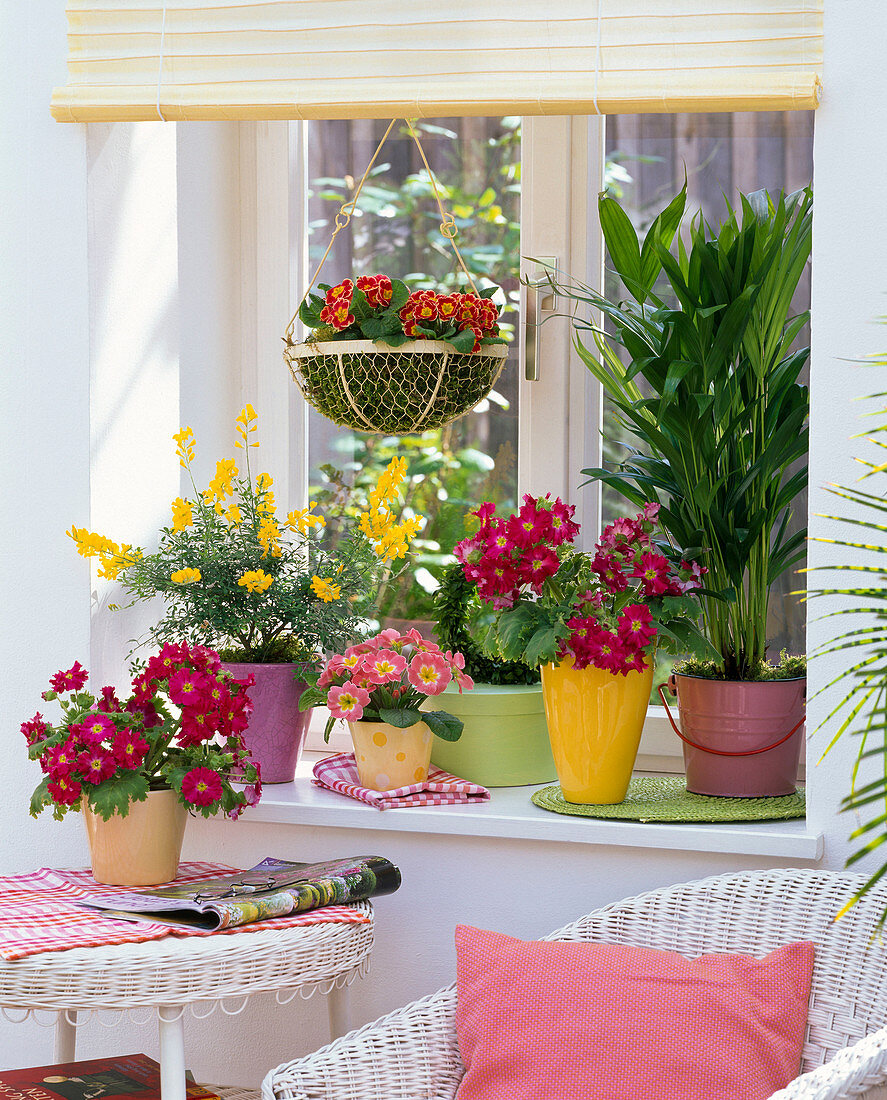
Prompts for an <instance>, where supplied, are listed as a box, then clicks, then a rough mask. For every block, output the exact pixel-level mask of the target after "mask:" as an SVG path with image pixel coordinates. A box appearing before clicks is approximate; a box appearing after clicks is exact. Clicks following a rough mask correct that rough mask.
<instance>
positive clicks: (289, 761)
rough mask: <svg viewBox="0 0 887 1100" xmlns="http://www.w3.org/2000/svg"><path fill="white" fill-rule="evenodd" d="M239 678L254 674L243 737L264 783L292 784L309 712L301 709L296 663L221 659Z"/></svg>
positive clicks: (224, 665) (299, 684) (305, 732)
mask: <svg viewBox="0 0 887 1100" xmlns="http://www.w3.org/2000/svg"><path fill="white" fill-rule="evenodd" d="M222 667H223V668H225V669H227V670H228V671H229V672H230V673H231V674H232V675H233V676H236V677H237V679H238V680H243V679H245V678H246V677H247V676H253V677H254V678H255V681H256V682H255V683H254V684H253V686H252V687H251V688H250V689H249V697H250V699H251V700H252V704H253V711H252V714H251V715H250V720H249V725H248V726H247V728H246V729H245V730H244V733H243V738H244V741H245V742H246V747H247V748H248V749H249V751H250V755H251V756H252V758H253V760H254V761H255V762H256V763H257V764H258V765H259V768H260V770H261V774H262V782H263V783H292V781H293V779H294V778H295V775H296V765H297V764H298V762H299V757H300V756H301V755H302V746H303V745H304V744H305V736H306V734H307V733H308V723H309V722H310V721H311V711H310V710H306V711H300V710H299V700H300V699H301V697H302V692H303V691H304V690H305V684H304V683H303V682H302V681H301V680H297V679H296V674H297V672H298V670H299V668H300V666H299V665H297V664H292V663H290V664H248V663H247V662H244V661H239V662H233V661H224V662H223V664H222Z"/></svg>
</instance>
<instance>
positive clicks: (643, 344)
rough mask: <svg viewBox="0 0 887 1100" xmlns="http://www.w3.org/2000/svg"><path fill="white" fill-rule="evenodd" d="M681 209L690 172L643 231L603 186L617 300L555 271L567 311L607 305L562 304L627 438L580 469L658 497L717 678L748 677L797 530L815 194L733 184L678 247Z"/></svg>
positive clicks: (795, 549)
mask: <svg viewBox="0 0 887 1100" xmlns="http://www.w3.org/2000/svg"><path fill="white" fill-rule="evenodd" d="M685 206H686V184H685V185H684V188H682V190H681V191H680V192H679V194H678V195H677V196H675V198H674V199H673V200H672V201H671V202H670V203H669V204H668V206H667V207H666V208H665V209H664V210H663V211H662V212H661V213H660V214H659V215H658V217H657V218H656V219H655V221H654V222H653V224H652V226H651V227H650V229H649V231H648V232H647V234H646V236H645V237H644V238H643V240H641V239H640V238H639V236H638V233H637V231H636V230H635V228H634V226H633V225H632V223H631V221H630V220H629V218H628V215H627V214H626V213H625V211H624V210H623V209H622V208H621V207H620V205H619V203H618V202H617V201H616V200H615V199H613V198H610V197H609V196H608V195H607V194H606V193H604V194H603V195H601V197H600V200H599V209H600V219H601V226H602V229H603V233H604V238H605V240H606V244H607V249H608V253H609V257H610V261H611V263H612V265H613V267H614V268H615V270H616V272H617V273H618V275H619V276H620V278H621V280H622V282H623V284H624V286H625V288H626V290H627V291H628V294H629V295H630V297H629V298H627V299H626V300H622V301H612V300H610V299H608V298H606V297H604V296H603V295H602V294H599V293H597V292H596V291H594V290H592V289H591V288H590V287H587V286H585V285H584V284H581V283H578V282H576V281H575V280H568V281H566V282H562V281H561V280H560V279H558V278H557V276H555V275H552V277H551V279H552V283H553V285H554V287H555V290H556V292H557V293H558V294H560V295H562V296H564V297H566V298H568V299H572V300H573V301H575V302H576V303H577V309H581V308H583V307H585V308H588V307H590V309H591V310H599V311H600V312H601V313H602V314H603V315H604V318H605V322H604V326H601V325H600V324H599V323H597V322H596V321H595V320H594V319H593V318H591V317H585V316H579V315H578V313H577V315H576V316H574V326H575V328H576V345H577V350H578V353H579V355H580V356H581V358H582V360H583V362H584V363H585V364H586V365H587V367H588V368H589V370H590V371H591V372H592V373H593V374H594V376H595V377H596V378H597V379H598V380H599V381H600V383H601V384H602V386H603V388H604V390H605V392H606V393H607V394H608V396H609V397H610V399H611V401H612V403H613V406H614V408H615V410H616V417H617V421H618V422H619V423H620V425H621V426H622V427H623V428H624V429H627V431H628V432H630V433H631V434H632V435H633V436H634V438H635V439H636V440H637V443H636V444H635V445H634V446H632V447H630V448H629V452H628V454H627V456H626V457H625V458H624V459H623V460H622V461H621V462H620V463H619V465H618V468H616V469H590V470H584V471H583V473H585V474H587V475H589V477H590V478H592V479H599V480H601V481H603V482H605V483H606V484H608V485H610V486H611V487H612V488H613V489H615V490H616V491H617V492H618V493H619V494H620V495H621V496H622V497H624V498H625V499H626V500H628V501H630V502H631V503H632V504H634V505H636V506H638V507H640V506H642V505H643V504H644V502H645V501H651V500H652V501H658V502H659V504H660V505H661V511H660V518H661V521H662V526H663V528H664V530H665V532H666V534H667V536H668V537H669V539H670V540H671V541H672V542H673V543H674V544H675V545H676V546H677V547H679V548H680V549H682V550H683V551H684V553H685V555H686V556H687V557H694V558H700V560H702V561H704V562H705V564H706V566H707V568H708V576H707V582H706V583H707V589H706V594H705V595H704V596H703V597H702V615H703V623H704V627H705V633H706V636H707V637H708V639H709V640H710V641H711V643H712V645H713V647H714V649H715V650H716V651H717V653H718V655H719V657H718V661H717V662H716V666H717V668H716V672H717V675H718V676H719V677H721V678H723V679H727V680H744V679H754V678H756V677H759V676H761V675H766V672H765V671H764V669H765V663H764V662H765V653H766V645H767V639H766V624H767V610H768V598H769V590H770V585H771V584H772V583H773V581H774V580H775V579H776V578H777V577H778V576H779V575H780V574H782V573H783V572H785V571H786V570H787V569H790V568H791V567H792V566H793V565H795V564H796V563H797V562H798V560H799V559H800V558H801V557H802V556H803V553H804V540H805V535H806V532H805V530H801V531H798V532H796V533H790V532H789V530H788V524H789V519H790V515H791V505H792V502H793V501H794V500H795V498H796V497H797V496H798V494H799V493H801V492H802V491H803V489H804V488H805V487H806V484H807V463H806V453H807V410H808V395H807V388H806V387H805V386H804V385H802V384H801V382H800V381H799V375H800V372H801V370H802V368H803V366H804V364H805V362H806V360H807V356H808V353H809V349H808V348H806V347H802V348H799V349H795V348H794V347H793V345H794V342H795V340H796V338H797V337H798V335H799V334H800V332H801V330H802V328H803V326H804V324H805V323H806V321H807V319H808V314H807V313H806V312H804V313H800V314H798V315H796V316H792V315H791V308H792V297H793V295H794V292H795V289H796V287H797V285H798V281H799V279H800V277H801V274H802V272H803V270H804V267H805V265H806V263H807V261H808V259H809V255H810V246H811V224H812V210H811V207H812V196H811V193H810V191H809V190H805V191H800V192H796V193H795V194H793V195H789V196H785V195H782V194H780V195H779V196H778V198H776V199H775V200H774V199H773V198H771V197H770V196H769V195H768V194H767V193H766V192H763V191H757V192H754V193H753V194H750V195H743V196H741V206H740V209H739V210H735V209H732V208H728V216H727V218H726V220H725V221H724V222H723V224H722V225H721V226H719V227H718V228H717V229H712V228H711V227H710V226H709V225H708V224H707V223H706V222H705V220H704V218H703V217H702V214H701V213H700V214H699V215H698V216H696V217H695V218H693V219H692V220H691V223H690V225H689V234H688V243H687V244H685V243H684V240H683V238H682V236H681V234H680V232H679V230H680V226H681V222H682V220H683V217H684V212H685ZM607 322H609V324H607ZM614 345H618V346H619V347H621V348H623V349H624V351H625V352H626V353H627V354H626V356H625V358H626V359H627V362H623V358H622V357H620V355H619V354H618V353H617V350H616V347H615V346H614ZM642 382H643V383H644V384H645V385H643V386H642V384H641V383H642Z"/></svg>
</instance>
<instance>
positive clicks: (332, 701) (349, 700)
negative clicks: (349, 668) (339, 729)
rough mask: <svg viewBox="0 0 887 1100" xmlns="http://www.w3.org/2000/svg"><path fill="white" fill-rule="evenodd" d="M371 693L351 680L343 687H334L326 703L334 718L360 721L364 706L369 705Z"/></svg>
mask: <svg viewBox="0 0 887 1100" xmlns="http://www.w3.org/2000/svg"><path fill="white" fill-rule="evenodd" d="M369 702H370V693H369V692H368V691H367V690H366V688H362V687H360V686H359V685H358V684H355V683H354V682H353V681H351V680H346V681H345V683H344V684H342V686H341V687H332V688H330V690H329V694H328V695H327V698H326V705H327V706H328V707H329V710H330V714H332V716H333V717H334V718H344V719H346V720H347V721H351V722H359V721H360V719H361V718H362V717H363V708H364V707H366V706H369Z"/></svg>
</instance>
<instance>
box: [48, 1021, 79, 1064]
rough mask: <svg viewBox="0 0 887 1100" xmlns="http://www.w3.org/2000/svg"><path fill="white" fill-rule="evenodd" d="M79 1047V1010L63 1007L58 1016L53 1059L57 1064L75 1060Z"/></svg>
mask: <svg viewBox="0 0 887 1100" xmlns="http://www.w3.org/2000/svg"><path fill="white" fill-rule="evenodd" d="M76 1047H77V1010H76V1008H63V1009H62V1010H61V1012H60V1013H59V1014H58V1016H57V1017H56V1024H55V1051H54V1055H53V1060H54V1062H55V1063H56V1065H63V1064H64V1063H65V1062H73V1061H74V1056H75V1050H76Z"/></svg>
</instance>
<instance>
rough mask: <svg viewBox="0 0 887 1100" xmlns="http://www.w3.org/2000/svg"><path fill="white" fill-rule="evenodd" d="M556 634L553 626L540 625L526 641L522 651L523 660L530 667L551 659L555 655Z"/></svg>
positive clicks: (556, 646)
mask: <svg viewBox="0 0 887 1100" xmlns="http://www.w3.org/2000/svg"><path fill="white" fill-rule="evenodd" d="M557 651H558V636H557V632H556V631H555V629H554V627H552V626H545V627H541V628H540V629H539V630H537V631H536V633H535V634H534V635H533V636H532V637H531V638H530V640H529V641H528V642H527V645H526V648H525V649H524V652H523V660H524V661H525V662H526V664H528V665H530V667H531V668H535V667H536V666H537V665H541V664H545V663H546V662H548V661H553V660H554V658H555V657H556V656H557Z"/></svg>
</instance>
